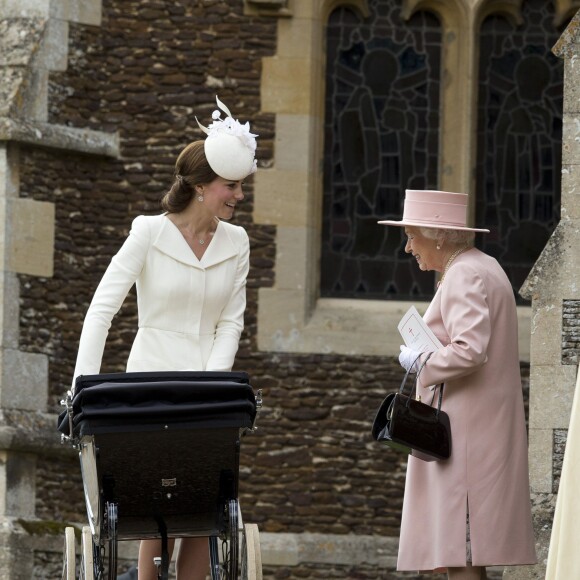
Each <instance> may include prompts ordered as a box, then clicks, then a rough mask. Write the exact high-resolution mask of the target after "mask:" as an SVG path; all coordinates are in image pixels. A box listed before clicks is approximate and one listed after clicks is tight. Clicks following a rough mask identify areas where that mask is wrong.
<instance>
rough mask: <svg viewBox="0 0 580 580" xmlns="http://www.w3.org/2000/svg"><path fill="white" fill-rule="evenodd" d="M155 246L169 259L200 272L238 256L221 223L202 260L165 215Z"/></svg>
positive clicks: (162, 218) (154, 242)
mask: <svg viewBox="0 0 580 580" xmlns="http://www.w3.org/2000/svg"><path fill="white" fill-rule="evenodd" d="M153 246H154V247H155V248H157V249H158V250H160V251H161V252H163V253H164V254H167V255H168V256H169V257H171V258H173V259H174V260H178V261H179V262H183V263H184V264H187V265H188V266H193V267H194V268H198V269H200V270H204V269H205V268H209V267H210V266H214V265H215V264H219V263H220V262H223V261H224V260H227V259H229V258H232V257H233V256H236V255H237V253H238V252H237V249H236V247H235V245H234V243H233V242H232V240H231V239H230V236H229V235H228V233H227V231H226V227H224V224H223V223H222V222H220V223H219V225H218V227H217V229H216V232H215V235H214V238H213V240H212V241H211V243H210V244H209V246H208V247H207V250H206V251H205V254H204V255H203V256H202V258H201V260H198V259H197V256H196V255H195V254H194V253H193V250H192V249H191V248H190V247H189V244H188V243H187V242H186V241H185V238H184V237H183V235H182V234H181V232H180V231H179V228H178V227H177V226H176V225H175V224H174V223H173V222H172V221H171V220H170V219H168V218H167V217H166V216H165V215H163V216H162V217H161V227H160V228H159V233H158V234H157V237H156V238H155V240H154V241H153Z"/></svg>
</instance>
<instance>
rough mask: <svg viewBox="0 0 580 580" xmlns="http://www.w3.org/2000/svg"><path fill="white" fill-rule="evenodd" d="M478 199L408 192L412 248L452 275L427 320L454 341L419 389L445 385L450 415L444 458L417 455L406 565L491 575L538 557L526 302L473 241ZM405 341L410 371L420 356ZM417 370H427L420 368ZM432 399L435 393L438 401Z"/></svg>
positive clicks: (405, 520)
mask: <svg viewBox="0 0 580 580" xmlns="http://www.w3.org/2000/svg"><path fill="white" fill-rule="evenodd" d="M466 216H467V195H465V194H462V193H448V192H442V191H411V190H407V192H406V197H405V205H404V213H403V220H402V221H381V222H379V223H382V224H387V225H394V226H399V227H404V228H405V233H406V235H407V244H406V246H405V251H406V252H407V253H410V254H412V255H413V257H414V258H415V259H416V260H417V263H418V264H419V268H421V270H435V271H437V272H441V273H442V275H441V279H440V282H439V284H438V288H437V292H436V293H435V296H434V298H433V300H432V302H431V304H430V305H429V308H428V309H427V312H426V313H425V316H424V320H425V322H426V323H427V325H428V326H429V328H430V329H431V330H432V331H433V332H434V334H435V335H436V336H437V338H438V339H439V340H440V342H441V343H442V344H443V347H442V348H440V349H439V350H437V351H436V352H434V353H433V354H432V356H431V357H430V358H429V360H428V362H427V364H426V365H425V366H424V368H423V369H422V371H421V373H420V374H419V380H418V387H417V389H418V395H421V396H422V399H423V400H426V399H427V397H428V396H429V395H430V392H431V391H430V390H429V387H430V385H438V384H440V383H445V391H444V395H443V404H442V409H443V410H444V411H445V412H446V413H447V414H448V415H449V419H450V422H451V436H452V452H451V457H450V458H449V459H447V460H445V461H434V462H425V461H421V460H420V459H417V458H415V457H411V456H409V463H408V467H407V479H406V485H405V498H404V502H403V517H402V522H401V537H400V545H399V557H398V562H397V568H398V570H422V571H434V572H443V571H445V570H447V574H448V577H449V578H450V579H453V580H457V579H459V580H472V579H473V580H481V579H485V578H487V576H486V567H487V566H513V565H521V564H533V563H535V562H536V555H535V550H534V536H533V529H532V517H531V506H530V495H529V481H528V449H527V435H526V425H525V417H524V404H523V397H522V384H521V377H520V366H519V353H518V330H517V316H516V305H515V300H514V296H513V290H512V287H511V285H510V283H509V281H508V279H507V276H506V275H505V273H504V271H503V269H502V268H501V267H500V265H499V264H498V262H497V261H496V260H495V259H494V258H492V257H490V256H488V255H487V254H484V253H483V252H480V251H479V250H477V249H475V248H474V247H473V240H474V236H475V233H474V232H477V231H479V232H488V231H489V230H482V229H476V228H468V227H466ZM418 354H419V353H416V352H414V351H412V350H411V349H408V348H407V347H401V355H400V357H399V360H400V362H401V364H402V366H403V367H405V369H408V368H409V367H410V366H411V365H413V363H414V361H415V359H416V357H417V355H418ZM413 370H416V369H413ZM427 400H430V399H427Z"/></svg>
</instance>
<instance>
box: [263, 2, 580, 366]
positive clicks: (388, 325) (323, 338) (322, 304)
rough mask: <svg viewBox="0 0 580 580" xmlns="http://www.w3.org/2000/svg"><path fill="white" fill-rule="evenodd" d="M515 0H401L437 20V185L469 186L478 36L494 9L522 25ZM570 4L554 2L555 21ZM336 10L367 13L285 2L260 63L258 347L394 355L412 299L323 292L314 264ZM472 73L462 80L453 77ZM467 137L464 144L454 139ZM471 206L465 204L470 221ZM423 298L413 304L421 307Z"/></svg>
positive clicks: (407, 10)
mask: <svg viewBox="0 0 580 580" xmlns="http://www.w3.org/2000/svg"><path fill="white" fill-rule="evenodd" d="M522 1H523V0H520V1H518V0H517V1H516V2H514V1H513V0H512V1H510V0H446V1H445V2H443V1H442V0H404V1H403V3H402V7H401V11H402V16H403V18H405V19H408V18H410V17H411V16H412V15H413V14H414V13H415V12H417V11H419V10H428V11H431V12H433V13H435V14H436V15H437V17H438V18H439V19H440V22H441V26H442V35H443V53H442V66H441V68H442V70H443V71H448V72H447V73H443V74H444V75H445V82H444V83H442V93H441V144H440V170H439V176H440V177H439V187H440V188H441V189H443V190H447V191H466V192H473V191H475V172H474V167H475V145H476V135H475V134H476V129H477V89H478V87H477V83H478V75H477V74H475V73H474V71H477V62H478V61H477V59H478V51H477V35H478V31H479V29H480V26H481V23H482V22H483V20H484V19H485V18H487V17H488V16H489V15H491V14H494V13H499V14H501V15H503V16H504V17H507V18H508V19H510V20H511V21H512V22H514V23H516V24H517V23H520V22H522V16H521V11H520V10H521V4H522ZM572 4H573V0H556V1H555V2H554V6H555V10H556V23H557V24H558V22H563V21H564V19H565V18H567V17H568V16H571V13H572V10H573V7H572ZM339 6H346V7H350V8H351V9H353V10H354V11H355V12H357V13H358V14H359V15H360V16H361V17H363V18H364V17H365V16H366V15H367V14H368V4H367V1H366V0H293V1H292V2H290V3H289V14H286V15H285V16H289V17H286V18H280V19H279V20H278V34H277V38H278V50H277V53H276V54H275V55H274V56H272V57H267V58H264V59H263V70H262V84H261V99H262V110H263V111H264V112H271V113H274V114H275V115H276V122H275V158H274V163H273V166H272V167H271V168H268V169H261V170H260V171H259V172H258V173H257V174H256V177H255V182H254V221H255V222H256V223H258V224H265V225H266V224H267V225H275V226H276V231H277V236H276V263H275V285H274V286H273V287H271V288H260V290H259V293H258V336H257V343H258V349H259V350H261V351H266V352H296V353H322V354H330V353H335V354H345V355H379V356H381V355H382V356H396V355H398V352H399V345H400V343H401V339H400V337H399V334H398V332H397V331H396V326H397V323H398V321H399V320H400V318H401V316H402V315H403V314H404V312H406V310H407V309H408V308H409V306H410V305H411V302H406V301H405V302H402V301H387V300H385V301H381V300H360V299H338V298H321V297H320V296H319V278H320V275H319V262H320V240H321V229H322V183H323V175H322V166H323V154H324V150H323V147H324V137H323V128H324V97H325V90H324V89H325V64H326V63H325V60H326V59H325V27H326V22H327V21H328V17H329V15H330V13H331V12H332V11H333V10H334V9H335V8H337V7H339ZM465 78H471V79H472V80H473V82H471V83H465V82H462V80H461V79H465ZM464 143H469V147H464V146H463V145H462V144H464ZM474 211H475V204H473V203H472V204H471V205H470V218H471V219H473V217H474V215H473V214H474ZM427 305H428V303H427V302H422V303H415V306H416V307H417V308H418V310H419V311H420V312H422V313H423V312H424V311H425V309H426V307H427ZM530 319H531V309H530V307H526V306H520V307H518V320H519V342H520V358H521V359H522V360H523V361H529V360H530V356H529V352H530V332H531V321H530Z"/></svg>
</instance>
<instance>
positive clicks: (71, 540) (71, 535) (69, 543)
mask: <svg viewBox="0 0 580 580" xmlns="http://www.w3.org/2000/svg"><path fill="white" fill-rule="evenodd" d="M63 552H64V553H63V566H62V580H76V548H75V529H74V528H72V527H67V528H65V530H64V550H63Z"/></svg>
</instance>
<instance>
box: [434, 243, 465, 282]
mask: <svg viewBox="0 0 580 580" xmlns="http://www.w3.org/2000/svg"><path fill="white" fill-rule="evenodd" d="M468 247H469V246H463V247H462V248H459V249H457V250H455V252H453V254H451V256H449V259H448V260H447V264H445V268H444V269H443V274H442V275H441V280H439V282H438V283H437V288H439V286H441V284H442V283H443V279H444V278H445V274H447V270H449V267H450V266H451V264H452V263H453V260H455V258H457V256H459V254H461V252H464V251H465V250H467V248H468Z"/></svg>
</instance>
